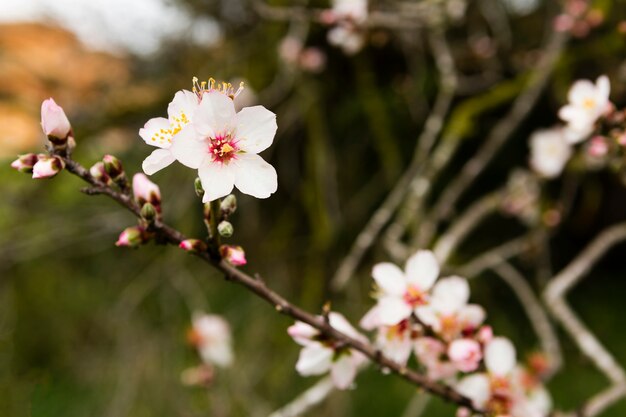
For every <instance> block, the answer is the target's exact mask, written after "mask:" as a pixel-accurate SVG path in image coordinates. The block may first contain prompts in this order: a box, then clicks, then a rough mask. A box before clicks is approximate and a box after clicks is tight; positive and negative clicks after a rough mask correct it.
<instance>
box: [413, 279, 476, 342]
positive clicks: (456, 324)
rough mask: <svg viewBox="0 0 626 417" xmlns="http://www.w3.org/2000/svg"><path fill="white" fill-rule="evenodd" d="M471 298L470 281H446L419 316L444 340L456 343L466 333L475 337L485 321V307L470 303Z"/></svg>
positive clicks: (418, 308) (434, 293) (440, 281)
mask: <svg viewBox="0 0 626 417" xmlns="http://www.w3.org/2000/svg"><path fill="white" fill-rule="evenodd" d="M469 295H470V289H469V284H468V283H467V280H466V279H464V278H461V277H457V276H452V277H448V278H442V279H440V280H439V281H438V282H437V284H436V285H435V286H434V287H433V290H432V296H431V298H430V302H429V303H428V304H426V305H421V306H418V307H417V308H416V310H415V313H416V314H417V317H418V318H419V319H420V321H421V322H422V323H424V324H426V325H427V326H430V327H431V328H432V330H434V331H435V333H437V334H438V335H440V336H441V337H442V338H443V339H444V340H447V341H452V340H454V339H456V338H457V337H459V336H460V335H461V334H463V333H473V332H474V331H476V330H477V329H478V328H479V327H480V325H481V324H482V322H483V321H484V320H485V315H486V314H485V310H484V309H483V308H482V307H481V306H479V305H477V304H468V303H467V302H468V300H469Z"/></svg>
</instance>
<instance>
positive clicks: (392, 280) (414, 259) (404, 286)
mask: <svg viewBox="0 0 626 417" xmlns="http://www.w3.org/2000/svg"><path fill="white" fill-rule="evenodd" d="M438 275H439V264H438V263H437V259H436V258H435V255H433V253H432V252H430V251H426V250H421V251H418V252H417V253H415V254H414V255H413V256H411V257H410V258H409V259H408V260H407V262H406V265H405V270H404V272H403V271H402V270H401V269H400V268H398V267H397V266H396V265H394V264H392V263H389V262H384V263H380V264H377V265H375V266H374V268H373V269H372V276H373V277H374V281H375V282H376V284H377V286H378V288H379V290H380V293H379V294H378V302H377V303H376V305H375V306H374V307H373V308H372V309H371V310H370V311H369V312H368V313H367V314H366V316H365V317H364V318H363V320H364V321H365V322H368V321H372V320H376V324H375V325H376V326H393V325H395V324H398V323H400V322H401V321H402V320H405V319H407V318H409V317H410V316H411V315H412V314H413V313H415V312H417V309H418V307H420V306H423V305H425V304H426V303H427V302H428V299H429V297H430V295H429V290H430V288H431V287H432V286H433V284H434V283H435V280H436V279H437V276H438Z"/></svg>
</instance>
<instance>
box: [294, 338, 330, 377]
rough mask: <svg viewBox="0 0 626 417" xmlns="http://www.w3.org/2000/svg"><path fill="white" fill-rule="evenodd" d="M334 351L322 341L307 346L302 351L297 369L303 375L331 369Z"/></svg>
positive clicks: (317, 373)
mask: <svg viewBox="0 0 626 417" xmlns="http://www.w3.org/2000/svg"><path fill="white" fill-rule="evenodd" d="M333 354H334V351H333V350H332V349H330V348H327V347H325V346H324V345H322V344H321V343H313V344H310V345H308V346H305V347H303V348H302V350H301V351H300V356H299V358H298V362H297V363H296V371H298V373H299V374H300V375H302V376H309V375H320V374H323V373H325V372H327V371H328V369H330V366H331V363H332V358H333Z"/></svg>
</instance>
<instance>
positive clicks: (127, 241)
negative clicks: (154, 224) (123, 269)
mask: <svg viewBox="0 0 626 417" xmlns="http://www.w3.org/2000/svg"><path fill="white" fill-rule="evenodd" d="M145 240H146V239H145V234H144V230H143V229H142V228H141V227H139V226H132V227H127V228H126V229H124V231H123V232H122V233H120V236H119V237H118V238H117V242H115V246H126V247H130V248H135V247H137V246H139V245H141V244H142V243H144V242H145Z"/></svg>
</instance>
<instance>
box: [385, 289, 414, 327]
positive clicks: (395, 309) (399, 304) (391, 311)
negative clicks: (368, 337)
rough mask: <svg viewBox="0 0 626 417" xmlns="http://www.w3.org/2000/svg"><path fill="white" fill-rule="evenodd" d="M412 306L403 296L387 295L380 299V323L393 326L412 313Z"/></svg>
mask: <svg viewBox="0 0 626 417" xmlns="http://www.w3.org/2000/svg"><path fill="white" fill-rule="evenodd" d="M411 313H412V311H411V307H410V306H409V305H408V304H407V303H405V302H404V300H403V299H402V298H399V297H393V296H387V297H381V298H379V299H378V314H379V318H380V323H381V324H383V325H386V326H393V325H394V324H398V323H399V322H401V321H402V320H404V319H406V318H407V317H409V316H410V315H411Z"/></svg>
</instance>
